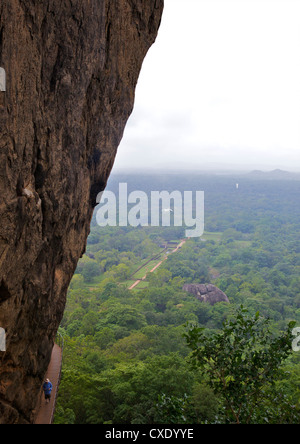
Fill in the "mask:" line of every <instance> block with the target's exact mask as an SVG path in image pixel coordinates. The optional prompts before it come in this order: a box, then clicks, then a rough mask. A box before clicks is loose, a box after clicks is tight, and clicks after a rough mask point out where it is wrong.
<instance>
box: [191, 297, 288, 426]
mask: <svg viewBox="0 0 300 444" xmlns="http://www.w3.org/2000/svg"><path fill="white" fill-rule="evenodd" d="M294 326H295V323H293V322H291V323H290V324H289V326H288V328H287V330H286V331H285V332H284V333H282V334H281V335H280V336H279V337H277V338H273V337H272V334H271V332H270V329H269V320H268V319H264V318H262V317H260V315H259V313H258V312H257V313H256V315H255V316H250V315H249V313H248V310H246V309H244V308H243V306H241V308H239V309H238V310H237V312H236V315H235V318H234V319H233V320H227V321H225V322H224V324H223V329H222V331H221V332H217V333H213V334H212V335H211V336H207V335H206V334H205V333H204V329H203V328H199V327H197V326H193V327H191V329H190V330H189V331H188V332H187V333H186V334H185V337H186V340H187V343H188V346H189V347H190V348H191V349H192V356H191V360H192V363H193V365H194V366H195V367H196V368H197V367H200V368H201V369H202V370H203V371H204V373H205V374H206V376H207V377H208V380H209V385H210V386H211V388H212V389H213V390H214V393H215V394H216V395H220V396H221V397H222V398H223V399H224V401H225V406H226V417H227V420H228V421H229V422H234V423H236V424H241V423H244V424H248V423H251V419H252V417H253V416H254V413H257V410H258V404H260V405H259V411H260V412H262V405H263V401H264V396H265V392H266V390H267V389H268V388H270V386H273V385H274V384H275V382H276V381H277V380H278V379H279V378H280V376H281V374H282V373H281V365H282V363H283V362H284V361H285V360H286V359H287V357H288V356H289V355H290V354H291V353H292V346H291V344H292V340H293V335H292V329H293V327H294ZM260 415H262V413H260ZM264 415H265V416H266V417H267V415H268V410H267V408H266V411H265V412H264ZM256 417H257V416H256Z"/></svg>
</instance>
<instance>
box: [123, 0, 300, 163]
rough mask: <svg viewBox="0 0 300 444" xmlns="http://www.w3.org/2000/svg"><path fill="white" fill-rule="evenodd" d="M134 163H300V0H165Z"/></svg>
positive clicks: (136, 120) (144, 80)
mask: <svg viewBox="0 0 300 444" xmlns="http://www.w3.org/2000/svg"><path fill="white" fill-rule="evenodd" d="M128 167H130V168H139V167H141V168H145V167H146V168H149V167H154V168H159V169H163V168H166V167H170V168H179V169H183V168H185V167H187V168H193V169H199V170H203V169H205V168H228V169H237V168H239V169H241V168H242V169H244V170H249V169H253V168H260V169H265V170H270V169H273V168H282V169H286V170H293V171H294V170H299V171H300V0H165V11H164V16H163V22H162V26H161V29H160V32H159V36H158V39H157V41H156V43H155V45H154V46H153V47H152V48H151V50H150V51H149V53H148V55H147V58H146V60H145V62H144V65H143V69H142V73H141V76H140V79H139V84H138V88H137V93H136V103H135V109H134V112H133V114H132V116H131V118H130V120H129V122H128V125H127V128H126V130H125V135H124V139H123V141H122V143H121V145H120V148H119V153H118V156H117V160H116V164H115V169H120V168H122V169H123V168H128Z"/></svg>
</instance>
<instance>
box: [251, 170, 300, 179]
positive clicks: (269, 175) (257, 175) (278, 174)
mask: <svg viewBox="0 0 300 444" xmlns="http://www.w3.org/2000/svg"><path fill="white" fill-rule="evenodd" d="M245 177H247V178H249V179H257V180H300V173H291V172H289V171H284V170H279V169H277V170H273V171H261V170H254V171H251V172H250V173H248V174H246V175H245Z"/></svg>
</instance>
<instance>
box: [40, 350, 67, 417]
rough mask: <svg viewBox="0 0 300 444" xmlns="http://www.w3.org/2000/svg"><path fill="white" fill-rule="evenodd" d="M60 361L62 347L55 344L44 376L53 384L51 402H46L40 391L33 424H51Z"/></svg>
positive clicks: (58, 379) (58, 380)
mask: <svg viewBox="0 0 300 444" xmlns="http://www.w3.org/2000/svg"><path fill="white" fill-rule="evenodd" d="M61 363H62V349H61V348H60V347H59V346H58V345H57V344H55V345H54V348H53V351H52V357H51V361H50V364H49V367H48V371H47V373H46V376H45V379H46V378H48V379H50V381H51V383H52V384H53V392H52V396H51V402H50V403H49V404H46V402H45V397H44V394H43V393H41V395H40V400H39V409H38V412H37V416H36V419H35V421H34V424H37V425H51V424H52V421H53V415H54V410H55V403H56V396H57V392H58V386H59V382H60V373H61Z"/></svg>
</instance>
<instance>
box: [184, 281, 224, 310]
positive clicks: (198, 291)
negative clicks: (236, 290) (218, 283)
mask: <svg viewBox="0 0 300 444" xmlns="http://www.w3.org/2000/svg"><path fill="white" fill-rule="evenodd" d="M183 290H184V291H187V292H189V293H192V294H193V295H195V296H196V298H197V299H199V301H202V302H208V303H209V304H210V305H215V304H217V303H218V302H227V303H228V304H229V299H228V297H227V296H226V294H225V293H223V291H221V290H220V289H219V288H218V287H215V286H214V285H212V284H186V285H184V286H183Z"/></svg>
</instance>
